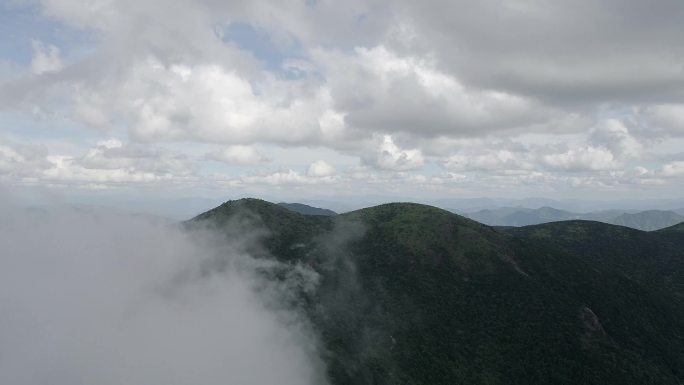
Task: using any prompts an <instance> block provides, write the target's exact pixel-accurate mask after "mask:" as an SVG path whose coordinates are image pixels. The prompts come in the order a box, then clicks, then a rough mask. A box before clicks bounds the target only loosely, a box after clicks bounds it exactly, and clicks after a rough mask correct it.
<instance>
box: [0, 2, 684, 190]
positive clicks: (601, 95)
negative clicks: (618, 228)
mask: <svg viewBox="0 0 684 385" xmlns="http://www.w3.org/2000/svg"><path fill="white" fill-rule="evenodd" d="M648 12H649V13H648V14H649V15H652V17H645V13H644V9H643V7H642V6H641V5H639V4H637V3H634V4H622V3H620V2H614V1H603V2H590V1H580V2H579V3H578V4H575V6H573V7H569V6H567V5H564V4H549V3H547V2H543V1H529V2H526V3H520V4H518V5H511V4H505V5H502V4H500V3H498V2H494V1H481V2H471V1H456V2H442V1H434V2H431V3H430V4H428V5H423V6H418V5H417V4H414V3H413V2H408V1H399V0H397V1H391V2H382V3H376V2H373V1H356V0H354V1H350V2H344V3H340V2H329V1H320V2H315V3H312V2H306V1H281V2H270V1H264V2H258V3H255V4H247V3H242V2H237V1H236V2H231V1H228V2H222V3H221V4H217V3H215V2H211V1H207V2H205V1H179V2H177V3H176V4H175V5H174V7H169V6H168V4H166V3H164V2H162V1H158V0H148V1H127V0H120V1H111V2H79V1H72V0H44V1H26V2H24V1H20V2H10V3H4V5H2V6H0V36H2V37H0V183H2V184H3V185H5V186H7V188H8V189H9V190H16V191H22V192H26V191H33V192H35V193H38V192H40V193H43V192H45V191H48V192H49V193H50V194H57V195H60V196H65V197H78V198H77V199H81V200H83V199H85V198H83V197H87V196H90V197H92V199H93V200H95V201H96V200H97V197H105V196H117V197H123V198H121V199H120V200H125V199H126V197H130V198H131V199H138V200H139V199H143V200H144V199H149V198H145V197H148V196H149V195H148V192H150V191H152V192H154V194H152V195H155V194H156V195H157V196H159V195H162V196H168V197H173V198H174V199H176V198H201V199H209V200H216V199H221V198H223V197H226V198H227V197H237V196H263V197H272V199H277V198H280V197H282V200H306V199H329V200H335V199H337V198H338V197H345V198H344V199H346V200H356V201H362V200H363V199H364V197H368V196H376V197H377V196H379V197H386V198H387V199H388V200H389V199H393V197H394V198H402V199H403V198H406V199H413V200H422V201H426V200H435V199H440V198H453V197H462V198H467V197H478V196H499V197H519V198H522V197H526V196H544V197H550V198H558V199H586V200H597V199H632V198H635V197H639V198H644V199H666V198H675V197H678V196H680V195H681V193H680V192H681V191H682V187H684V186H683V185H684V150H683V149H684V70H682V63H684V47H682V45H681V43H680V38H681V36H682V33H684V27H682V26H681V25H680V24H681V23H680V20H681V16H684V5H681V4H679V3H677V4H674V3H671V2H670V1H665V0H663V1H656V2H653V3H649V9H648ZM103 199H104V198H103ZM117 199H119V198H117ZM104 200H106V199H104Z"/></svg>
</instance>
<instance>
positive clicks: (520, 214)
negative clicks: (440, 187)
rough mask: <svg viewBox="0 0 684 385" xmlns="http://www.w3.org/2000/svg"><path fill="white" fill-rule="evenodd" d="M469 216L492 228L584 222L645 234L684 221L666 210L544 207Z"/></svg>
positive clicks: (479, 212) (676, 214)
mask: <svg viewBox="0 0 684 385" xmlns="http://www.w3.org/2000/svg"><path fill="white" fill-rule="evenodd" d="M466 216H467V217H469V218H471V219H474V220H476V221H478V222H482V223H485V224H487V225H490V226H529V225H537V224H541V223H549V222H558V221H567V220H575V219H583V220H590V221H599V222H604V223H610V224H614V225H620V226H627V227H631V228H633V229H638V230H644V231H653V230H658V229H662V228H665V227H668V226H672V225H673V224H676V223H679V222H682V221H684V215H680V214H678V213H676V212H675V211H666V210H647V211H641V212H633V211H630V212H627V211H624V210H606V211H595V212H590V213H573V212H570V211H565V210H558V209H555V208H552V207H541V208H538V209H528V208H524V207H500V208H496V209H486V210H480V211H476V212H473V213H467V214H466Z"/></svg>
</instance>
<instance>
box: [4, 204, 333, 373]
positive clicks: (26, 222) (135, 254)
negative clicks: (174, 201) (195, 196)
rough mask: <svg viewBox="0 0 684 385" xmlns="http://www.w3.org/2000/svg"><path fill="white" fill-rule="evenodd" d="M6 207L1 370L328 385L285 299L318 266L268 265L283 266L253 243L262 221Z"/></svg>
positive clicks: (309, 280)
mask: <svg viewBox="0 0 684 385" xmlns="http://www.w3.org/2000/svg"><path fill="white" fill-rule="evenodd" d="M4 201H6V200H4ZM0 213H1V214H2V219H0V243H2V245H3V252H2V256H0V293H2V294H0V307H2V309H4V311H5V316H4V317H3V320H2V321H1V322H0V356H2V357H3V358H2V360H0V382H2V383H8V384H9V383H11V384H17V385H21V384H47V383H49V384H57V385H59V384H75V383H88V384H124V383H136V384H162V383H164V384H189V383H197V384H276V383H277V384H292V385H301V384H321V383H325V379H324V368H323V365H322V363H321V362H320V361H319V359H318V358H317V357H318V355H317V353H318V352H317V343H316V338H315V335H314V334H313V333H312V331H311V329H310V328H309V326H308V323H307V322H306V319H305V318H304V317H303V316H302V315H301V314H300V312H299V311H298V309H296V308H293V307H291V306H290V305H285V304H286V303H289V302H288V300H289V298H288V297H287V296H288V295H293V294H294V290H299V288H301V287H306V286H307V285H308V286H311V285H314V286H315V284H316V280H315V278H316V276H315V273H313V272H312V271H308V270H306V269H305V268H304V267H301V268H300V270H298V271H299V273H298V274H290V275H289V278H288V279H287V280H285V281H283V282H273V281H272V280H271V281H267V280H266V278H264V277H263V276H260V275H259V273H258V272H259V271H268V270H269V269H273V268H278V264H277V262H274V261H272V260H265V259H260V260H257V259H254V258H252V257H251V256H249V255H247V254H246V253H245V252H244V251H243V250H244V248H243V245H244V242H245V240H247V239H253V238H255V237H254V233H258V232H256V231H255V232H251V231H250V232H248V233H246V234H242V233H241V234H242V235H241V236H240V237H239V239H240V240H239V241H238V240H237V237H236V239H232V240H230V241H229V242H227V243H226V242H225V241H219V239H217V238H216V237H214V236H211V235H210V234H203V233H202V234H194V235H191V234H188V233H184V232H182V231H180V230H179V229H176V228H175V227H171V226H170V225H168V224H165V223H159V222H157V221H154V220H152V219H145V218H142V217H132V216H127V215H120V214H116V213H111V212H101V211H100V212H85V211H77V210H72V209H64V208H62V209H59V208H57V209H56V208H52V209H50V210H49V211H45V210H33V211H25V210H17V209H13V208H11V207H6V206H3V207H1V208H0ZM242 231H248V230H247V229H242ZM237 233H238V232H236V234H237ZM307 272H308V273H307ZM305 273H306V274H305ZM264 368H268V369H267V370H264Z"/></svg>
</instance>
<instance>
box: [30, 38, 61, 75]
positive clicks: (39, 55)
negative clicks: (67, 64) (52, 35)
mask: <svg viewBox="0 0 684 385" xmlns="http://www.w3.org/2000/svg"><path fill="white" fill-rule="evenodd" d="M31 46H32V47H33V58H32V59H31V71H32V72H33V73H34V74H36V75H42V74H44V73H46V72H56V71H59V70H61V69H62V60H61V59H60V56H59V48H57V47H55V46H54V45H52V44H45V43H43V42H41V41H38V40H33V41H32V42H31Z"/></svg>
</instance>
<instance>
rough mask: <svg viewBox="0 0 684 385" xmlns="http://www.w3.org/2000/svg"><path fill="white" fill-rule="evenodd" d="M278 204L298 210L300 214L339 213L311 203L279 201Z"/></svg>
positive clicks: (325, 214)
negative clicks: (310, 204)
mask: <svg viewBox="0 0 684 385" xmlns="http://www.w3.org/2000/svg"><path fill="white" fill-rule="evenodd" d="M278 206H282V207H285V208H286V209H289V210H292V211H295V212H298V213H300V214H304V215H324V216H332V215H337V213H336V212H334V211H332V210H328V209H322V208H319V207H313V206H309V205H305V204H302V203H285V202H281V203H278Z"/></svg>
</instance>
